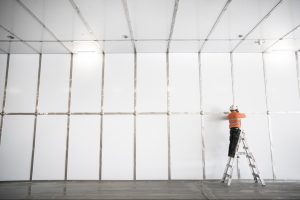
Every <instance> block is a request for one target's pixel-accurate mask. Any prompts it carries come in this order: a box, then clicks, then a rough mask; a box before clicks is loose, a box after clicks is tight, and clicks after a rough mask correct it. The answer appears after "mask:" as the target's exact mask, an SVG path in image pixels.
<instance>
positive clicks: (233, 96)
mask: <svg viewBox="0 0 300 200" xmlns="http://www.w3.org/2000/svg"><path fill="white" fill-rule="evenodd" d="M230 72H231V90H232V105H235V104H236V96H235V76H234V65H233V53H232V52H230ZM236 170H237V176H238V179H240V178H241V171H240V165H239V157H237V159H236Z"/></svg>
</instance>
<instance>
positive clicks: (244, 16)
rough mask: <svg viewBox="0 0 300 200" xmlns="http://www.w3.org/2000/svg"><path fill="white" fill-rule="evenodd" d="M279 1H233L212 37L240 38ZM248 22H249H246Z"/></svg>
mask: <svg viewBox="0 0 300 200" xmlns="http://www.w3.org/2000/svg"><path fill="white" fill-rule="evenodd" d="M277 3H278V0H269V1H260V0H250V1H249V0H238V1H232V2H231V3H230V5H229V6H228V8H227V10H226V12H224V15H223V16H222V17H221V19H220V21H219V22H218V25H217V26H216V28H215V29H214V31H213V33H212V34H211V36H210V38H211V39H240V37H239V35H242V37H244V36H245V35H246V34H247V33H248V32H249V31H250V30H251V29H252V28H253V27H255V25H256V24H257V23H258V22H259V21H260V20H261V19H262V18H263V17H264V16H265V15H266V14H267V13H268V12H269V11H270V10H271V8H273V7H274V6H275V4H277ZM245 22H247V23H245Z"/></svg>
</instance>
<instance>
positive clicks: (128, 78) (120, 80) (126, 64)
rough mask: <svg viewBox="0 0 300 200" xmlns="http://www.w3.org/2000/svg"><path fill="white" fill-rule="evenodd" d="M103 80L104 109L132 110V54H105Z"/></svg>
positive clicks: (112, 110) (115, 110)
mask: <svg viewBox="0 0 300 200" xmlns="http://www.w3.org/2000/svg"><path fill="white" fill-rule="evenodd" d="M104 81H105V84H104V111H105V112H132V111H133V99H134V55H133V54H106V56H105V78H104Z"/></svg>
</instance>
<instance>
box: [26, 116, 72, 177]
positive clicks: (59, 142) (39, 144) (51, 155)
mask: <svg viewBox="0 0 300 200" xmlns="http://www.w3.org/2000/svg"><path fill="white" fill-rule="evenodd" d="M66 138H67V117H66V116H39V117H38V118H37V127H36V140H35V154H34V165H33V177H32V179H33V180H64V175H65V151H66Z"/></svg>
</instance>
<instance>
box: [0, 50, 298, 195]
mask: <svg viewBox="0 0 300 200" xmlns="http://www.w3.org/2000/svg"><path fill="white" fill-rule="evenodd" d="M298 54H299V53H298V52H295V59H296V69H297V80H298V89H299V97H300V72H299V71H300V69H299V59H298ZM201 55H202V54H201V53H198V65H199V68H198V70H199V74H198V76H199V90H200V102H199V103H200V112H171V111H170V105H171V101H170V92H171V91H170V60H169V59H170V54H169V53H167V54H166V72H167V73H166V79H167V82H166V84H167V90H166V93H167V112H138V111H137V109H136V105H137V84H138V82H137V67H138V66H137V54H136V53H135V54H134V66H133V67H134V80H133V81H134V94H133V95H134V111H133V112H104V104H105V101H104V84H105V54H104V53H102V65H101V66H100V67H101V70H102V75H101V76H102V82H101V102H100V106H101V111H100V112H71V100H72V76H73V65H74V61H73V56H74V55H73V54H71V57H70V72H69V92H68V112H48V113H45V112H39V111H38V105H39V93H40V81H41V63H42V54H39V67H38V78H37V86H36V99H35V112H30V113H21V112H20V113H18V112H15V113H12V112H5V103H6V92H7V86H8V78H9V66H10V54H8V55H7V61H6V72H5V73H6V74H5V81H4V91H3V93H4V95H3V100H2V101H3V104H2V112H1V116H2V118H1V124H0V126H1V127H0V130H1V132H0V141H1V133H2V128H3V118H4V117H5V116H6V115H24V116H25V115H30V116H34V133H33V143H32V149H31V150H32V154H31V165H30V176H29V181H30V182H32V181H34V180H33V178H32V177H33V168H34V155H35V137H36V131H37V130H36V127H37V123H38V116H44V115H49V116H50V115H51V116H55V115H65V116H67V130H66V132H67V133H66V150H65V174H64V181H67V180H68V176H67V175H68V151H69V149H68V147H69V133H70V117H71V116H75V115H83V116H87V115H97V116H100V133H99V134H100V152H99V180H102V143H103V117H104V116H105V115H128V116H134V150H133V154H134V167H133V172H134V173H133V180H136V123H137V122H136V117H137V116H138V115H152V116H155V115H166V116H167V137H168V146H167V148H168V180H172V176H171V170H172V165H171V164H172V163H171V156H172V155H171V151H170V149H171V142H170V137H171V134H170V132H171V129H170V128H171V123H170V117H171V116H172V115H200V116H201V133H199V134H201V139H202V150H201V151H202V161H201V162H202V170H203V179H204V180H205V179H206V172H205V161H206V158H205V151H206V149H205V134H204V127H205V124H204V120H203V117H204V116H205V115H206V116H211V115H224V113H223V112H205V111H204V109H203V101H202V99H203V92H202V89H203V88H202V87H203V79H202V78H203V77H202V63H201ZM233 56H234V54H233V53H230V62H231V80H232V91H233V94H232V95H233V97H235V96H234V95H235V90H234V87H235V82H236V80H235V79H234V65H233ZM264 57H265V53H262V58H261V59H262V62H263V75H264V88H265V101H266V108H267V109H266V112H253V113H246V114H257V115H266V116H267V118H268V134H269V142H270V155H271V165H272V175H273V179H274V180H276V168H275V166H274V161H273V159H274V151H273V139H272V124H271V117H270V114H300V111H283V112H281V111H278V112H271V111H270V110H269V97H268V80H267V69H266V63H265V58H264ZM233 99H235V98H233ZM0 144H1V143H0ZM0 148H1V145H0ZM224 164H225V163H224ZM29 192H31V186H30V187H29Z"/></svg>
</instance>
